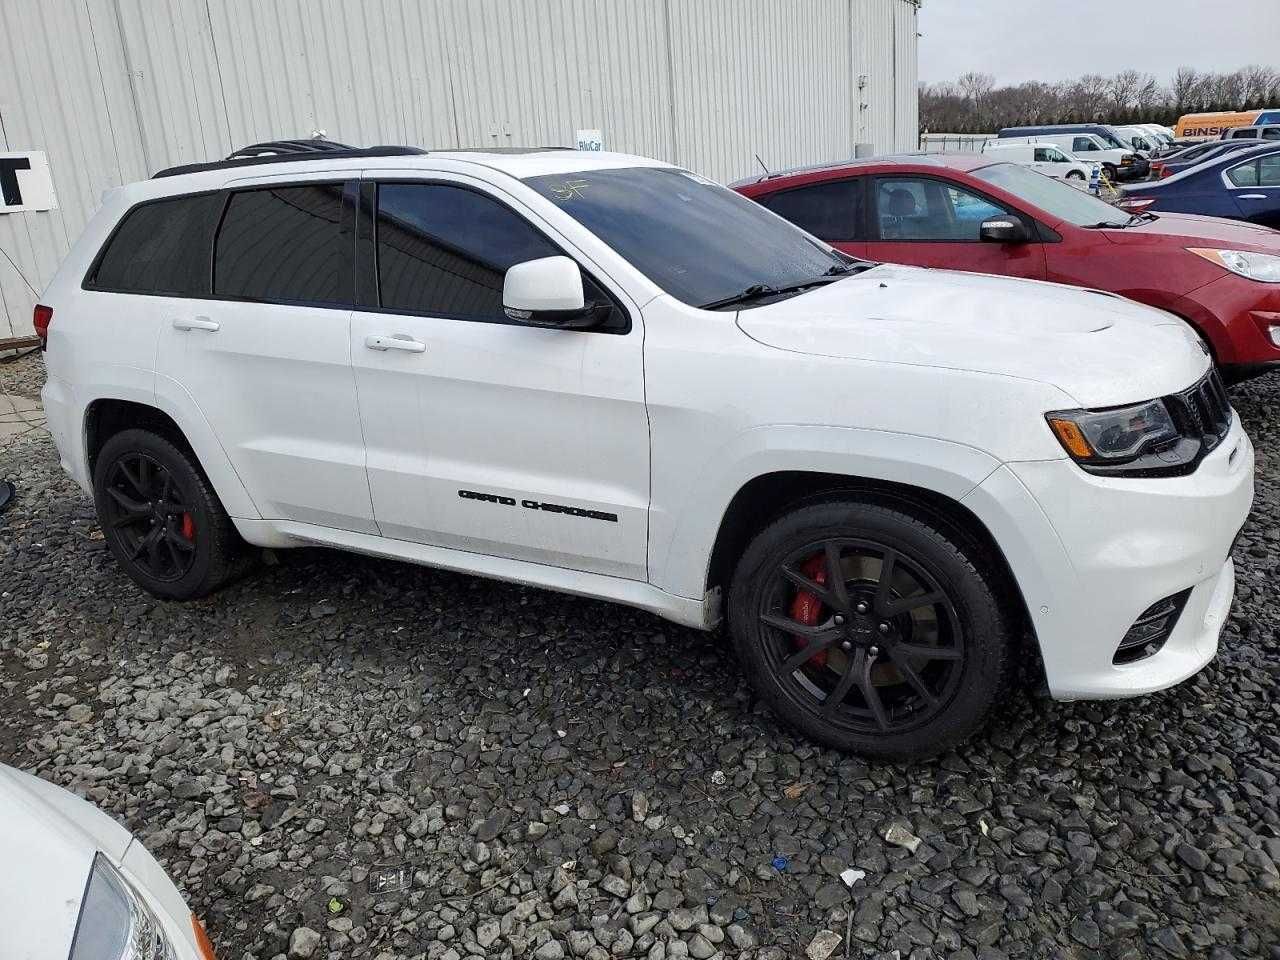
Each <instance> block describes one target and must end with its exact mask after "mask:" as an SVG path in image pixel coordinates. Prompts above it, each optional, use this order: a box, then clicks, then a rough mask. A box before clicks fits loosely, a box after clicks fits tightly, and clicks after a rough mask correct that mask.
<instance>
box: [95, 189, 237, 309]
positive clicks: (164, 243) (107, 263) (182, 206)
mask: <svg viewBox="0 0 1280 960" xmlns="http://www.w3.org/2000/svg"><path fill="white" fill-rule="evenodd" d="M221 209H222V197H221V196H220V195H219V194H216V193H206V194H200V195H198V196H189V197H175V198H173V199H171V200H156V201H153V202H151V203H145V204H143V205H142V206H139V207H135V208H134V209H133V210H132V211H130V212H129V214H127V215H126V216H125V218H124V220H123V221H121V223H120V226H119V228H117V230H116V231H115V233H114V234H113V235H112V237H111V239H110V241H108V243H107V246H106V248H105V249H104V250H103V252H102V255H101V256H100V258H99V259H98V263H97V266H96V267H95V268H94V271H93V274H92V276H91V277H90V279H89V283H88V286H89V287H91V288H96V289H99V290H111V291H115V292H119V293H149V294H159V295H168V296H177V297H207V296H208V295H209V257H210V248H211V246H212V244H213V231H214V225H215V223H216V221H217V217H218V213H219V211H220V210H221Z"/></svg>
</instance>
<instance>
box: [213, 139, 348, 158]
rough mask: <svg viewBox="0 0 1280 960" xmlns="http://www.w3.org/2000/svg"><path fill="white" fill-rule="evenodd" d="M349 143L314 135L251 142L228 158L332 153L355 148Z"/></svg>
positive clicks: (228, 155) (230, 154)
mask: <svg viewBox="0 0 1280 960" xmlns="http://www.w3.org/2000/svg"><path fill="white" fill-rule="evenodd" d="M354 149H356V148H355V147H353V146H351V145H350V144H348V143H338V142H337V141H336V140H325V139H324V138H323V137H312V138H311V139H310V140H268V141H266V142H265V143H251V144H250V145H249V146H247V147H241V148H240V149H239V150H234V151H232V152H231V153H229V154H227V156H226V159H228V160H239V159H242V158H243V157H266V156H274V155H275V154H279V153H332V152H334V151H335V150H354Z"/></svg>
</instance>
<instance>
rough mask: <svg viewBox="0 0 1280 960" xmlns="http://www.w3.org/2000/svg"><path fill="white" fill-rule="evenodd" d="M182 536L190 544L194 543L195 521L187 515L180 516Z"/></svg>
mask: <svg viewBox="0 0 1280 960" xmlns="http://www.w3.org/2000/svg"><path fill="white" fill-rule="evenodd" d="M182 535H183V536H184V537H186V538H187V539H188V540H190V541H191V542H192V543H195V542H196V521H195V518H194V517H192V516H191V514H189V513H184V514H183V515H182Z"/></svg>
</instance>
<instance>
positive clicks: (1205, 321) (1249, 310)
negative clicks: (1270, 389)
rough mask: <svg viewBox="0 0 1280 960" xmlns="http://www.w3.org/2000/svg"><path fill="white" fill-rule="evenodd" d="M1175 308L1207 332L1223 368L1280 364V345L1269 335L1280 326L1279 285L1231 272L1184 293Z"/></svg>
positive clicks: (1246, 367) (1245, 367)
mask: <svg viewBox="0 0 1280 960" xmlns="http://www.w3.org/2000/svg"><path fill="white" fill-rule="evenodd" d="M1174 309H1175V310H1177V311H1178V312H1179V313H1181V314H1182V315H1183V316H1185V317H1187V319H1189V320H1191V321H1192V322H1193V323H1195V324H1196V325H1197V326H1199V327H1200V329H1201V330H1203V331H1204V332H1205V334H1206V335H1207V336H1208V337H1209V339H1210V341H1211V342H1212V343H1213V348H1214V351H1215V352H1216V354H1217V359H1218V363H1219V364H1221V365H1222V366H1223V367H1241V368H1244V369H1248V368H1250V367H1257V366H1260V365H1263V364H1272V363H1275V362H1276V361H1280V346H1277V345H1276V344H1275V342H1274V341H1273V340H1272V339H1271V336H1270V331H1271V328H1272V327H1280V284H1274V283H1259V282H1257V281H1256V280H1249V279H1247V278H1246V277H1238V276H1236V275H1235V274H1233V273H1230V274H1227V275H1226V276H1224V277H1219V278H1218V279H1217V280H1214V281H1212V282H1211V283H1207V284H1205V285H1204V286H1202V287H1199V288H1198V289H1196V290H1193V291H1191V292H1190V293H1188V294H1185V295H1184V296H1183V297H1182V298H1180V300H1179V302H1178V303H1177V304H1175V305H1174Z"/></svg>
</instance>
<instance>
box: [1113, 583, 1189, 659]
mask: <svg viewBox="0 0 1280 960" xmlns="http://www.w3.org/2000/svg"><path fill="white" fill-rule="evenodd" d="M1189 596H1191V590H1190V589H1187V590H1183V591H1182V592H1181V593H1175V594H1173V595H1172V596H1168V597H1165V598H1164V599H1163V600H1157V601H1156V602H1155V603H1153V604H1152V605H1151V606H1149V607H1147V609H1145V610H1143V611H1142V613H1140V614H1138V619H1137V620H1135V621H1133V626H1132V627H1130V628H1129V632H1128V633H1126V634H1125V635H1124V639H1123V640H1121V641H1120V646H1119V647H1117V648H1116V655H1115V656H1114V657H1112V658H1111V662H1112V663H1134V662H1135V661H1138V660H1144V659H1146V658H1147V657H1150V656H1152V655H1153V654H1156V653H1159V652H1160V648H1161V647H1163V646H1164V644H1165V641H1166V640H1168V639H1169V635H1170V634H1171V633H1173V628H1174V627H1176V626H1177V625H1178V618H1179V617H1180V616H1182V608H1183V607H1184V606H1186V603H1187V597H1189Z"/></svg>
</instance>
